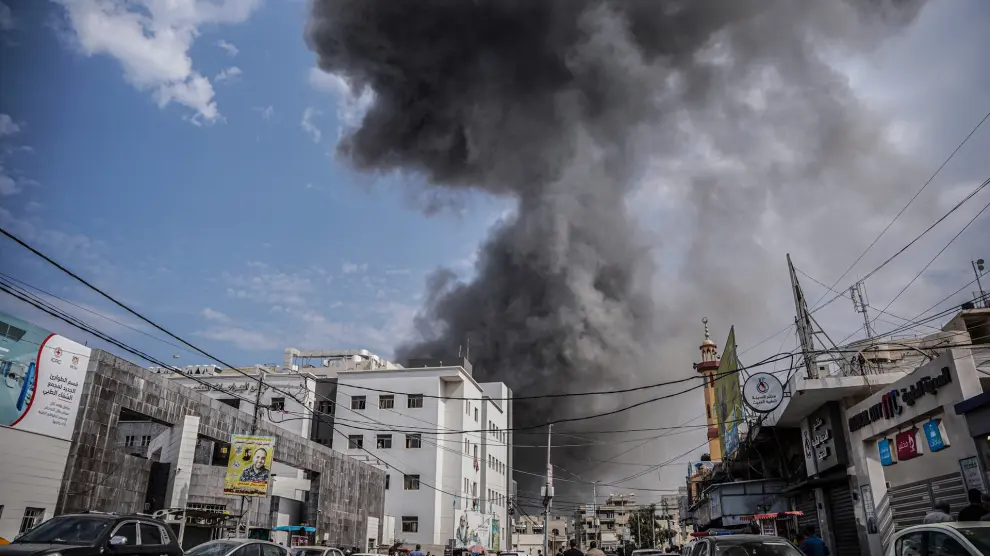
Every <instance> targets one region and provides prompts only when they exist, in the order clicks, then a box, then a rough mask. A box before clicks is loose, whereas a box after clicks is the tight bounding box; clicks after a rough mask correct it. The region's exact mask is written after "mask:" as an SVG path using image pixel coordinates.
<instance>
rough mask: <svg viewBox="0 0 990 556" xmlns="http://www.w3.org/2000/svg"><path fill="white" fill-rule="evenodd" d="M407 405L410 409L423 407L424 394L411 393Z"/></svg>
mask: <svg viewBox="0 0 990 556" xmlns="http://www.w3.org/2000/svg"><path fill="white" fill-rule="evenodd" d="M406 407H408V408H410V409H419V408H421V407H423V395H422V394H409V397H408V399H407V400H406Z"/></svg>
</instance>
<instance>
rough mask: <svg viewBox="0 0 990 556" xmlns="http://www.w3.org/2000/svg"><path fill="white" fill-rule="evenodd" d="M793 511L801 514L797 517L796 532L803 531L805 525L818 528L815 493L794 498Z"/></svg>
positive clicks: (802, 494) (807, 493) (806, 493)
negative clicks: (801, 513)
mask: <svg viewBox="0 0 990 556" xmlns="http://www.w3.org/2000/svg"><path fill="white" fill-rule="evenodd" d="M793 500H794V509H795V510H797V511H799V512H803V513H804V515H801V516H798V518H797V522H798V531H804V526H805V525H814V526H815V528H817V527H818V505H817V504H816V503H815V493H814V492H813V491H809V492H804V493H801V494H798V495H796V496H794V498H793Z"/></svg>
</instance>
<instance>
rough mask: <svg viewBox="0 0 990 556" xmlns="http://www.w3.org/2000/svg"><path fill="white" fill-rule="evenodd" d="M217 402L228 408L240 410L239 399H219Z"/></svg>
mask: <svg viewBox="0 0 990 556" xmlns="http://www.w3.org/2000/svg"><path fill="white" fill-rule="evenodd" d="M217 401H218V402H220V403H222V404H226V405H229V406H230V407H233V408H234V409H240V408H241V399H240V398H219V399H217Z"/></svg>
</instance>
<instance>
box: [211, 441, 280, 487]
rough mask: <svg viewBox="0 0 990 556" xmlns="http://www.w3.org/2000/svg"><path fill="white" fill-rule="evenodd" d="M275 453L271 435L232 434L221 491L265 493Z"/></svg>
mask: <svg viewBox="0 0 990 556" xmlns="http://www.w3.org/2000/svg"><path fill="white" fill-rule="evenodd" d="M274 456H275V437H274V436H250V435H246V434H235V435H232V436H231V437H230V459H229V460H227V475H226V477H224V481H223V493H224V494H237V495H240V496H267V495H268V481H269V480H270V478H271V469H272V458H273V457H274Z"/></svg>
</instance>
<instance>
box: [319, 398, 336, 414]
mask: <svg viewBox="0 0 990 556" xmlns="http://www.w3.org/2000/svg"><path fill="white" fill-rule="evenodd" d="M316 411H317V412H319V413H323V414H324V415H333V402H332V401H330V400H322V401H321V402H320V403H318V404H316Z"/></svg>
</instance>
